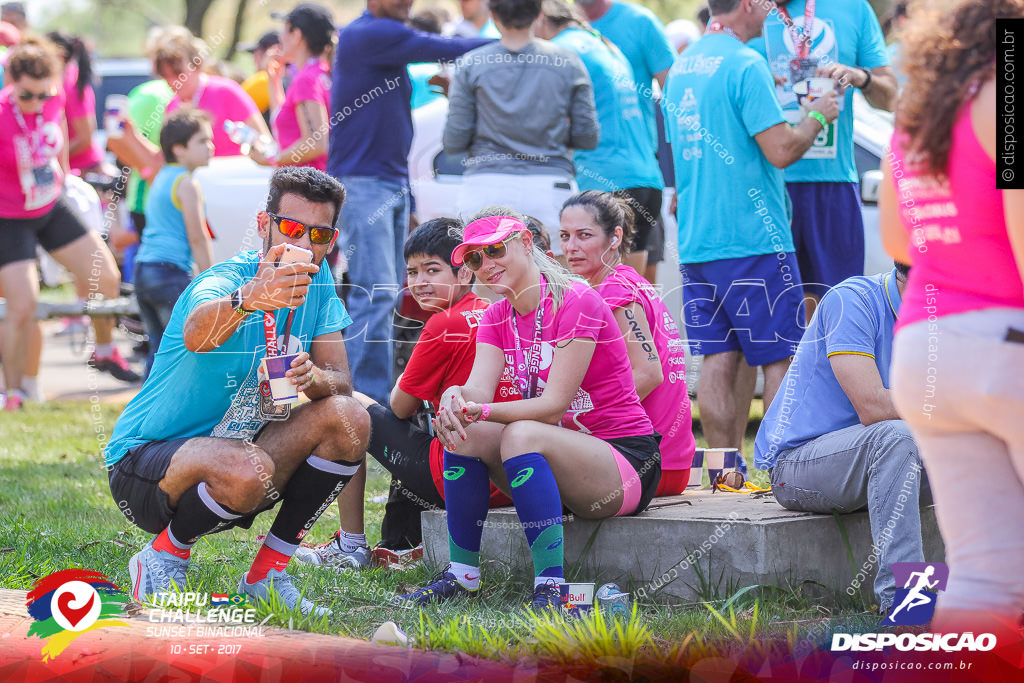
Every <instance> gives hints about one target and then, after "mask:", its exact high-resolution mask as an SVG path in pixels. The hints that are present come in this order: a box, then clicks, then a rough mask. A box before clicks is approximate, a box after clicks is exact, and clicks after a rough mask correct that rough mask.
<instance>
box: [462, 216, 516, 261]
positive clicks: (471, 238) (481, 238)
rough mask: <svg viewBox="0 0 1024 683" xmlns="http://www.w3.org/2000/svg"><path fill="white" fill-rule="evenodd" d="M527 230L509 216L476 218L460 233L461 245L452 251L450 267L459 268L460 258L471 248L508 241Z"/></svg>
mask: <svg viewBox="0 0 1024 683" xmlns="http://www.w3.org/2000/svg"><path fill="white" fill-rule="evenodd" d="M524 230H529V228H527V227H526V225H525V224H524V223H523V222H522V221H520V220H518V219H515V218H512V217H511V216H487V217H486V218H478V219H476V220H475V221H473V222H472V223H470V224H469V225H467V226H466V229H465V230H463V231H462V243H461V244H459V246H457V247H455V249H454V251H452V265H453V266H461V265H462V257H463V256H465V254H466V252H467V251H469V250H470V249H472V248H473V247H486V246H487V245H488V244H498V243H499V242H504V241H505V240H506V239H508V237H509V235H511V234H513V233H516V232H523V231H524Z"/></svg>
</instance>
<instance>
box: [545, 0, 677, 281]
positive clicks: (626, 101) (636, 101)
mask: <svg viewBox="0 0 1024 683" xmlns="http://www.w3.org/2000/svg"><path fill="white" fill-rule="evenodd" d="M542 8H543V9H542V11H541V12H542V21H541V22H540V23H539V24H538V25H536V26H535V31H536V34H537V37H539V38H545V39H547V40H550V41H551V42H552V43H554V44H555V45H558V46H559V47H564V48H566V49H568V50H572V51H573V52H575V53H576V54H578V55H579V57H580V60H581V61H582V62H583V66H584V67H586V69H587V73H588V74H590V81H591V83H593V86H594V104H595V105H596V107H597V117H598V124H599V125H600V127H601V136H600V140H599V142H598V144H597V147H596V148H595V149H592V150H583V149H578V150H576V151H575V152H574V153H573V163H574V165H575V166H576V184H577V185H579V188H580V190H599V191H601V192H613V193H615V194H617V195H619V196H621V197H622V198H623V199H625V200H626V202H628V203H629V205H630V207H631V208H632V209H633V214H634V216H635V217H636V223H635V225H636V231H635V234H634V236H633V241H632V244H631V245H630V253H629V255H628V256H627V258H626V261H625V263H626V265H628V266H631V267H633V268H635V269H636V270H637V271H638V272H643V270H644V267H645V266H646V262H647V247H648V237H649V236H650V234H651V228H652V227H653V225H654V222H655V221H656V220H657V217H658V215H659V214H660V213H661V190H662V184H663V182H664V180H663V178H662V176H661V169H660V168H659V167H658V160H657V159H656V158H655V154H654V152H655V148H654V146H653V145H652V144H651V140H650V137H649V136H648V135H647V129H646V126H645V125H644V115H643V111H642V109H641V106H640V98H639V96H638V95H637V92H636V87H635V84H634V82H633V73H632V69H631V68H630V66H629V63H628V62H627V61H626V58H625V57H624V56H623V55H622V52H621V51H620V50H619V48H617V47H616V46H615V45H614V44H613V43H611V42H608V41H607V40H605V39H602V38H601V37H600V36H599V35H597V34H596V33H595V32H594V31H593V29H591V28H590V26H589V25H588V24H587V23H586V20H585V19H583V17H582V16H581V15H579V13H578V12H577V11H576V10H575V9H574V8H573V7H572V6H571V5H569V4H568V3H566V2H564V0H544V3H543V5H542Z"/></svg>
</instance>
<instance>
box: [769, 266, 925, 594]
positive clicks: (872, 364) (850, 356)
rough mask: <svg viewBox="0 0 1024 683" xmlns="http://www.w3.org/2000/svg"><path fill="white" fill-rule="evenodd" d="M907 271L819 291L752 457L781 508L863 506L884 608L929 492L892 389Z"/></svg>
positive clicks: (914, 547)
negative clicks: (898, 319) (822, 293)
mask: <svg viewBox="0 0 1024 683" xmlns="http://www.w3.org/2000/svg"><path fill="white" fill-rule="evenodd" d="M909 270H910V269H909V267H908V266H903V265H897V266H896V268H894V269H893V270H892V271H891V272H889V273H883V274H880V275H871V276H858V277H852V278H849V279H848V280H845V281H843V282H841V283H840V284H838V285H837V286H835V287H833V288H832V289H831V290H830V291H829V292H828V293H827V294H825V296H824V297H823V298H822V300H821V304H820V305H819V306H818V309H817V310H816V311H815V313H814V315H813V317H812V318H811V323H810V326H809V327H808V328H807V331H806V332H805V333H804V337H803V339H802V340H801V341H800V346H799V348H798V349H797V352H796V357H795V358H794V359H793V363H792V364H791V365H790V367H789V372H787V373H786V378H785V379H784V380H783V382H782V388H781V389H780V390H779V393H778V395H777V397H776V400H775V401H774V402H773V403H772V405H771V407H770V408H768V410H767V411H766V413H765V416H764V419H763V420H762V421H761V428H760V429H758V431H757V438H756V439H755V441H754V454H755V455H754V464H755V465H756V466H757V467H758V468H760V469H767V470H768V471H769V473H770V478H771V484H772V492H773V493H774V494H775V499H776V500H777V501H779V504H780V505H782V506H783V507H785V508H787V509H789V510H804V511H807V512H822V513H830V512H833V511H836V512H843V513H845V512H855V511H857V510H863V509H864V508H867V511H868V517H869V518H870V520H871V537H872V541H873V543H874V554H875V555H876V556H877V557H878V574H877V575H876V577H875V583H874V589H875V596H876V597H877V598H878V602H879V605H880V607H881V609H882V611H883V612H884V611H887V610H888V608H889V607H890V606H891V605H892V602H893V597H894V595H895V590H896V588H897V586H895V585H894V584H893V574H892V570H891V569H890V568H889V565H890V564H892V563H893V562H923V561H924V553H923V550H922V543H921V515H920V510H919V507H920V504H921V499H922V498H924V499H927V498H928V497H929V494H928V489H927V484H926V482H925V481H924V470H923V469H922V468H921V458H920V456H919V455H918V449H917V445H916V444H915V443H914V439H913V437H912V436H911V434H910V430H909V429H908V428H907V425H906V423H904V422H903V420H901V419H900V417H899V415H897V413H896V408H895V407H893V404H892V397H891V394H890V392H889V361H890V358H891V357H892V340H893V325H894V324H895V323H896V317H897V315H898V313H899V308H900V300H901V297H902V294H903V289H904V288H905V287H906V284H907V273H908V272H909ZM922 485H924V486H925V488H924V490H923V491H922ZM900 587H901V586H900Z"/></svg>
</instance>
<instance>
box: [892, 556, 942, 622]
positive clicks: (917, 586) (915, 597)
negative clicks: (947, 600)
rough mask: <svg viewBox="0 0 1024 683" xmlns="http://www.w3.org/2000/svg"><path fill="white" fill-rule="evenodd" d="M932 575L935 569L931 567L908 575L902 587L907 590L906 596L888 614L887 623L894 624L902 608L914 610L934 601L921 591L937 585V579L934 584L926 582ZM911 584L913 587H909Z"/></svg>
mask: <svg viewBox="0 0 1024 683" xmlns="http://www.w3.org/2000/svg"><path fill="white" fill-rule="evenodd" d="M934 573H935V567H934V566H932V565H928V566H927V567H925V569H924V571H920V572H912V573H911V574H910V577H909V578H907V582H906V584H904V586H903V587H904V588H907V589H909V590H908V592H907V596H906V597H905V598H904V599H903V602H901V603H900V604H899V606H898V607H897V608H896V609H894V610H893V611H892V612H890V613H889V621H891V622H893V623H894V624H895V623H896V615H897V614H899V612H900V610H902V609H903V608H904V607H906V608H907V610H908V611H909V610H912V609H914V608H915V607H920V606H921V605H927V604H928V603H929V602H931V601H932V600H933V599H934V598H932V597H931V596H929V595H925V594H923V593H922V591H924V590H926V589H932V590H933V589H935V588H936V587H937V586H938V585H939V583H940V581H939V579H936V580H935V581H934V582H932V581H929V580H928V579H929V578H930V577H931V576H932V574H934ZM915 582H916V583H915ZM911 583H914V586H913V587H911V586H910V584H911Z"/></svg>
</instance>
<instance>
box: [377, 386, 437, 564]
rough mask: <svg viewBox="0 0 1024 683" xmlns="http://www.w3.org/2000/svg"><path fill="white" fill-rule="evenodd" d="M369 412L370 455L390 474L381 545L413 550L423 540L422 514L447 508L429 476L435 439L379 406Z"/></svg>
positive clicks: (395, 548) (408, 421)
mask: <svg viewBox="0 0 1024 683" xmlns="http://www.w3.org/2000/svg"><path fill="white" fill-rule="evenodd" d="M368 412H369V413H370V424H371V429H370V445H369V447H368V448H367V452H368V453H369V454H370V455H372V456H373V458H374V459H375V460H376V461H377V462H379V463H380V464H381V465H383V466H384V469H386V470H387V471H388V472H390V473H391V491H390V493H389V494H388V502H387V505H385V507H384V521H383V523H382V524H381V528H380V535H381V541H380V544H381V546H382V547H384V548H390V549H391V550H406V549H408V548H414V547H416V546H417V545H419V544H420V542H421V541H422V540H423V531H422V527H421V526H420V512H422V511H423V510H443V509H444V498H442V497H441V494H440V493H438V491H437V487H436V486H435V485H434V478H433V477H432V476H431V474H430V443H431V441H432V440H433V437H432V436H430V434H429V433H428V432H426V431H425V430H423V429H421V428H420V427H419V426H417V425H416V424H414V423H413V422H412V421H411V420H403V419H400V418H399V417H397V416H396V415H395V414H394V413H392V412H391V411H390V410H388V409H387V408H385V407H383V406H381V405H379V404H374V405H372V406H370V407H369V408H368Z"/></svg>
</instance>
